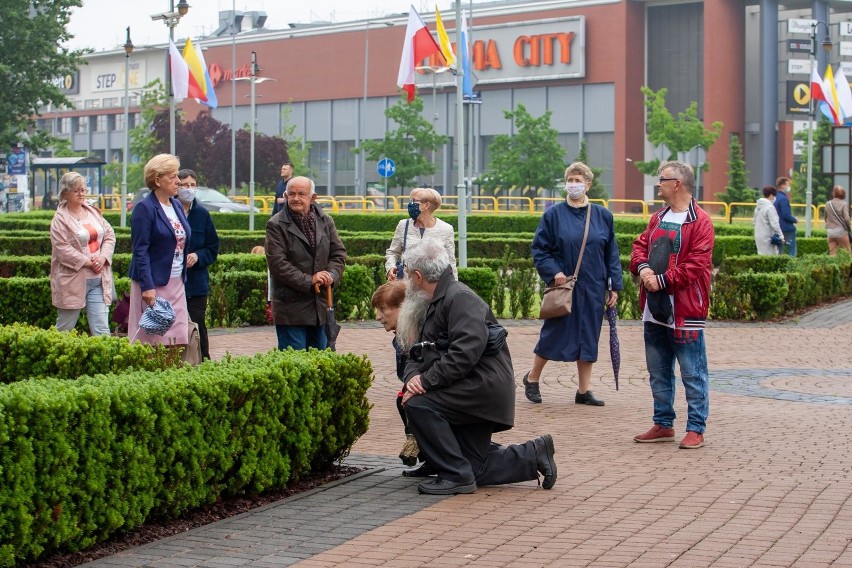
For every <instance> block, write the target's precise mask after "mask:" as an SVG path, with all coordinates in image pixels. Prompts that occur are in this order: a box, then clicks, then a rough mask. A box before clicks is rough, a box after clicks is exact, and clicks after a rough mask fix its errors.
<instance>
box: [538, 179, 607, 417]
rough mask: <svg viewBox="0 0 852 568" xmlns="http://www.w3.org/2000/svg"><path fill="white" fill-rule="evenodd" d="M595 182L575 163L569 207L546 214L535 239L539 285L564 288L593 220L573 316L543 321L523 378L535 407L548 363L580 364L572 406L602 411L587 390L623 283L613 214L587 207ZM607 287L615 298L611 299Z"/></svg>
mask: <svg viewBox="0 0 852 568" xmlns="http://www.w3.org/2000/svg"><path fill="white" fill-rule="evenodd" d="M593 179H594V174H593V173H592V170H591V169H590V168H589V167H588V166H587V165H586V164H584V163H582V162H575V163H573V164H571V165H570V166H568V168H567V169H566V170H565V190H566V192H567V196H566V199H565V203H560V204H559V205H556V206H554V207H551V208H550V209H548V210H547V211H545V213H544V215H543V216H542V218H541V221H540V222H539V225H538V229H537V230H536V233H535V237H534V238H533V242H532V247H531V248H532V254H533V261H534V262H535V267H536V270H538V273H539V276H541V279H542V280H544V281H545V282H546V283H547V284H548V285H554V284H555V285H561V284H564V283H565V282H566V281H567V279H568V276H571V275H573V274H574V269H575V267H576V266H577V259H578V257H579V254H580V247H581V246H582V243H583V232H584V229H585V225H586V215H591V216H592V217H591V219H590V221H589V236H588V239H587V241H586V250H585V252H584V253H583V260H582V263H581V264H580V274H579V276H578V278H577V283H576V284H575V286H574V299H573V304H572V313H571V315H568V316H565V317H561V318H553V319H548V320H545V321H544V325H542V327H541V335H540V336H539V340H538V344H536V346H535V349H534V350H533V352H534V353H535V358H534V359H533V367H532V369H531V370H530V371H529V372H528V373H527V374H526V375H524V381H523V382H524V394H525V395H526V397H527V398H528V399H529V400H530V401H532V402H541V391H540V389H539V379H540V378H541V371H542V370H543V369H544V366H545V364H547V362H548V361H576V362H577V375H578V379H579V383H580V384H579V388H578V390H577V394H576V395H575V397H574V402H575V403H576V404H590V405H593V406H603V405H604V402H603V401H602V400H601V399H599V398H597V397H596V396H595V395H594V394H592V391H591V390H589V387H590V385H591V379H592V364H593V363H594V362H595V361H597V360H598V339H599V338H600V335H601V325H602V323H603V316H604V304H606V305H607V306H614V305H615V304H616V302H617V301H618V291H619V290H621V288H622V280H621V262H620V260H619V258H618V245H617V243H616V241H615V230H614V228H613V219H612V213H610V211H609V210H607V209H606V208H604V207H601V206H600V205H595V204H593V203H591V202H589V198H588V197H587V196H586V193H587V192H588V191H589V188H590V187H591V186H592V180H593ZM609 282H611V284H612V286H611V289H612V293H611V294H609V295H607V287H608V283H609Z"/></svg>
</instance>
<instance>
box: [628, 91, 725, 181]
mask: <svg viewBox="0 0 852 568" xmlns="http://www.w3.org/2000/svg"><path fill="white" fill-rule="evenodd" d="M666 93H668V89H665V88H663V89H660V90H659V91H656V92H654V91H653V90H652V89H649V88H648V87H642V94H643V95H645V107H646V108H647V112H648V116H647V124H646V129H647V132H648V141H649V142H650V143H651V144H653V145H654V146H659V145H660V144H665V145H666V147H667V148H668V149H669V151H670V152H671V155H670V156H669V157H668V159H669V160H676V159H677V155H678V152H688V151H689V150H691V149H692V148H693V147H695V146H701V147H702V148H704V149H705V150H709V149H710V147H711V146H712V145H713V144H714V143H715V142H716V140H718V138H719V135H721V134H722V127H723V124H722V122H720V121H718V120H717V121H716V122H714V123H713V124H711V125H710V128H709V129H708V128H705V127H704V122H703V121H702V120H701V119H700V118H699V117H698V103H696V102H695V101H693V102H692V103H690V105H689V106H688V107H687V108H686V110H685V111H683V112H679V113H678V115H677V118H675V117H674V116H672V113H671V112H669V109H668V108H667V107H666ZM633 163H634V164H636V168H637V169H638V170H639V171H640V172H642V173H643V174H645V175H654V174H656V173H657V168H659V166H660V160H657V159H654V160H650V161H647V162H641V161H640V162H633ZM709 169H710V163H709V162H705V163H704V166H702V168H701V171H705V172H706V171H709Z"/></svg>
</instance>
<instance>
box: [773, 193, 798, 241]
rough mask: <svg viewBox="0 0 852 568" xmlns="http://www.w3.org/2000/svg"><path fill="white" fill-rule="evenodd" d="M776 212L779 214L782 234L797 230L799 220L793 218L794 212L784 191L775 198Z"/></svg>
mask: <svg viewBox="0 0 852 568" xmlns="http://www.w3.org/2000/svg"><path fill="white" fill-rule="evenodd" d="M774 205H775V210H776V211H777V212H778V222H779V223H780V225H781V232H782V233H789V232H791V231H795V230H796V223H797V222H798V219H796V217H794V216H793V211H792V210H791V209H790V199H789V198H788V197H787V194H786V193H785V192H783V191H779V192H778V195H776V196H775V204H774Z"/></svg>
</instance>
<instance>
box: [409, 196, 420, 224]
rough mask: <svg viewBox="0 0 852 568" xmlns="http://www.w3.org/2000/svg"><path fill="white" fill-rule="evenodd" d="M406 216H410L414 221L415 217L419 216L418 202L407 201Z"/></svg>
mask: <svg viewBox="0 0 852 568" xmlns="http://www.w3.org/2000/svg"><path fill="white" fill-rule="evenodd" d="M408 216H409V217H411V218H412V219H413V220H415V221H416V220H417V218H418V217H419V216H420V204H419V203H415V202H413V201H411V202H409V203H408Z"/></svg>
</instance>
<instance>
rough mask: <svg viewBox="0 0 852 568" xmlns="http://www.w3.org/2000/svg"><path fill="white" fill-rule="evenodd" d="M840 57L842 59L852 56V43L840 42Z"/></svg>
mask: <svg viewBox="0 0 852 568" xmlns="http://www.w3.org/2000/svg"><path fill="white" fill-rule="evenodd" d="M840 56H841V57H850V56H852V41H841V42H840Z"/></svg>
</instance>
